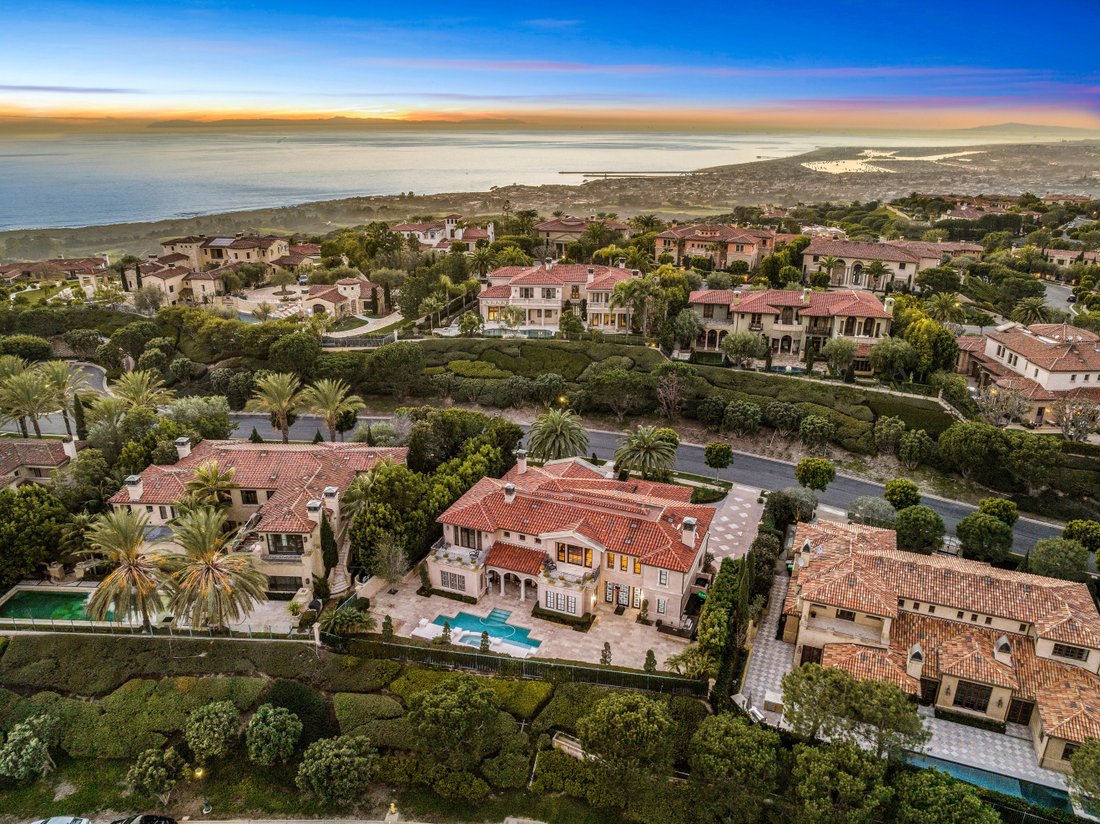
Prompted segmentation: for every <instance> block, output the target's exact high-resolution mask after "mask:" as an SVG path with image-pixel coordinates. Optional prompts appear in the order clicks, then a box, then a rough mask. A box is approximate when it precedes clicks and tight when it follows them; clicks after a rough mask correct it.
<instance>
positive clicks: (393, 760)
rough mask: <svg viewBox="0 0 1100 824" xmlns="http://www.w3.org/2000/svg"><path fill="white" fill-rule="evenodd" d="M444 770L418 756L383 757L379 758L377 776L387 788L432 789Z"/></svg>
mask: <svg viewBox="0 0 1100 824" xmlns="http://www.w3.org/2000/svg"><path fill="white" fill-rule="evenodd" d="M443 770H444V768H443V767H442V766H441V765H439V764H437V763H435V762H434V761H430V760H428V759H427V758H423V757H421V756H416V755H382V756H379V758H378V763H377V767H376V769H375V775H376V777H377V779H378V780H379V781H380V782H381V783H383V784H386V785H387V786H391V787H392V786H404V787H410V786H411V787H430V786H432V784H434V783H435V782H436V781H437V780H438V779H439V777H440V776H441V775H443Z"/></svg>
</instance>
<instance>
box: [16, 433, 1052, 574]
mask: <svg viewBox="0 0 1100 824" xmlns="http://www.w3.org/2000/svg"><path fill="white" fill-rule="evenodd" d="M233 418H234V420H236V421H237V431H236V432H235V433H234V434H236V435H237V436H238V437H242V438H244V437H248V435H249V434H250V433H251V432H252V428H253V427H255V428H256V431H257V432H259V433H260V437H262V438H263V439H264V440H269V441H275V440H278V439H279V435H278V433H277V432H276V431H275V430H274V429H273V428H272V426H271V422H270V420H268V417H267V416H266V415H257V414H253V413H249V412H239V413H233ZM360 420H362V421H365V422H370V423H380V422H382V421H385V420H386V418H381V417H363V418H361V419H360ZM40 425H41V426H42V431H43V432H44V433H46V434H55V435H60V434H64V432H65V425H64V423H63V422H62V420H61V416H60V415H52V416H47V417H46V418H43V419H41V421H40ZM4 428H5V429H8V430H11V431H14V430H15V425H14V424H11V423H9V424H6V425H5V426H4ZM524 429H526V427H524ZM319 430H323V427H322V426H321V425H320V422H319V421H318V419H317V418H316V417H313V416H310V415H303V416H302V417H300V418H299V419H298V421H297V422H296V423H295V424H294V426H293V427H291V430H290V436H291V439H292V440H298V441H308V440H311V439H312V438H313V437H314V435H315V434H316V433H317V432H318V431H319ZM322 434H324V433H323V432H322ZM621 437H622V435H621V434H619V433H616V432H606V431H601V430H591V431H590V432H589V435H588V441H589V452H590V453H591V452H595V453H596V456H597V457H599V458H603V459H606V460H610V459H612V458H613V456H614V453H615V447H616V446H618V443H619V440H620V438H621ZM676 469H677V470H679V471H681V472H690V473H691V474H693V475H702V476H705V477H710V476H713V475H714V470H713V469H711V468H710V467H708V466H707V465H706V462H705V461H704V460H703V447H702V446H701V445H699V444H689V443H684V444H681V445H680V448H679V450H678V451H677V453H676ZM719 477H721V478H722V479H724V480H727V481H730V482H732V483H736V484H741V485H743V486H747V487H750V488H753V489H760V490H766V489H783V488H784V487H788V486H796V485H797V481H795V478H794V464H790V463H786V462H785V461H777V460H774V459H772V458H764V457H761V456H759V455H750V454H748V453H745V452H738V453H737V456H736V458H735V459H734V462H733V465H732V466H730V467H729V468H727V469H724V470H723V471H722V472H721V473H720V474H719ZM861 495H882V487H881V486H880V485H879V484H876V483H874V482H872V481H865V480H861V479H859V478H853V477H851V476H847V475H838V476H837V478H836V480H834V481H833V482H832V483H831V484H829V488H828V489H827V490H825V492H823V493H818V498H819V500H820V501H821V503H823V504H825V505H826V506H831V507H836V508H837V509H841V510H847V508H848V505H849V504H850V503H851V502H852V500H853V499H855V498H858V497H860V496H861ZM924 503H925V504H927V505H928V506H930V507H931V508H932V509H934V510H936V511H937V512H938V513H939V514H940V516H941V517H942V518H943V520H944V523H945V524H946V525H947V529H948V531H949V532H952V533H953V532H954V530H955V525H956V524H958V522H959V521H961V520H962V519H963V518H965V517H966V516H967V515H969V514H971V513H972V512H974V511H975V507H973V506H970V505H969V504H963V503H959V502H957V501H950V500H947V499H945V498H937V497H933V496H929V495H925V496H924ZM1061 533H1062V531H1061V529H1060V528H1059V527H1056V526H1052V525H1051V524H1048V523H1044V522H1042V521H1035V520H1032V519H1030V518H1020V520H1019V521H1017V522H1016V527H1015V533H1014V536H1015V537H1014V540H1013V545H1012V550H1013V552H1015V553H1016V554H1017V555H1024V554H1026V553H1027V552H1028V551H1029V550H1030V549H1031V548H1032V547H1033V546H1034V545H1035V542H1036V541H1038V540H1039V539H1040V538H1052V537H1057V536H1059V535H1061Z"/></svg>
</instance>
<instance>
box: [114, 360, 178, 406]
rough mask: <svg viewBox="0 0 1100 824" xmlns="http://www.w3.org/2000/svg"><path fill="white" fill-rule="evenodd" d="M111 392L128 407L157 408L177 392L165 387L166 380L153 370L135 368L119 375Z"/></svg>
mask: <svg viewBox="0 0 1100 824" xmlns="http://www.w3.org/2000/svg"><path fill="white" fill-rule="evenodd" d="M111 394H112V395H114V396H115V397H116V398H120V399H121V400H122V401H123V402H124V403H125V405H126V408H127V409H135V408H137V407H140V406H146V407H150V408H153V409H155V408H156V407H158V406H160V405H161V404H165V403H168V401H170V400H172V397H173V396H174V395H175V393H174V392H173V391H172V390H171V389H165V388H164V381H163V380H162V379H161V378H160V376H159V375H156V374H154V373H152V372H148V371H143V370H140V369H139V370H135V371H133V372H126V373H124V374H122V375H120V376H119V378H118V380H117V381H115V382H114V383H113V384H111Z"/></svg>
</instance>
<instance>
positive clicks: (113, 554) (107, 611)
mask: <svg viewBox="0 0 1100 824" xmlns="http://www.w3.org/2000/svg"><path fill="white" fill-rule="evenodd" d="M148 524H149V519H148V517H146V515H145V513H144V512H131V511H129V510H125V509H118V510H112V511H110V512H107V513H104V514H103V515H98V516H96V518H95V520H94V521H93V522H92V525H91V529H90V530H89V531H88V538H87V540H88V543H89V545H90V549H89V550H88V554H93V555H102V556H105V560H106V561H107V564H108V566H109V567H110V568H111V571H110V572H109V573H107V577H106V578H104V579H103V582H102V583H101V584H100V585H99V586H98V587H96V590H95V592H93V593H92V597H91V598H89V599H88V606H87V610H88V615H89V616H90V617H91V618H92V619H93V620H96V621H107V620H110V619H111V617H112V616H113V617H114V619H115V620H116V621H118V620H133V619H134V618H140V619H141V624H142V626H143V627H144V629H145V631H146V632H150V631H151V630H152V625H153V619H154V618H155V617H157V615H159V614H160V611H161V610H162V609H163V607H164V595H163V591H164V589H165V588H166V586H167V583H168V575H167V573H166V572H165V569H164V557H163V556H162V555H160V554H158V553H155V552H146V551H143V550H144V546H145V532H146V528H147V526H148Z"/></svg>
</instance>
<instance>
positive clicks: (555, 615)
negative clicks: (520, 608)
mask: <svg viewBox="0 0 1100 824" xmlns="http://www.w3.org/2000/svg"><path fill="white" fill-rule="evenodd" d="M531 617H532V618H541V619H542V620H543V621H551V622H553V623H555V624H565V625H566V626H567V627H572V628H573V629H575V630H576V631H577V632H588V630H589V629H590V628H591V626H592V622H593V621H595V620H596V616H595V615H593V614H592V613H591V612H586V613H585V614H584V615H581V616H580V617H576V616H573V615H564V614H562V613H560V612H557V611H555V610H552V609H546V608H544V607H543V606H542V605H541V604H535V606H534V608H533V609H532V610H531Z"/></svg>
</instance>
